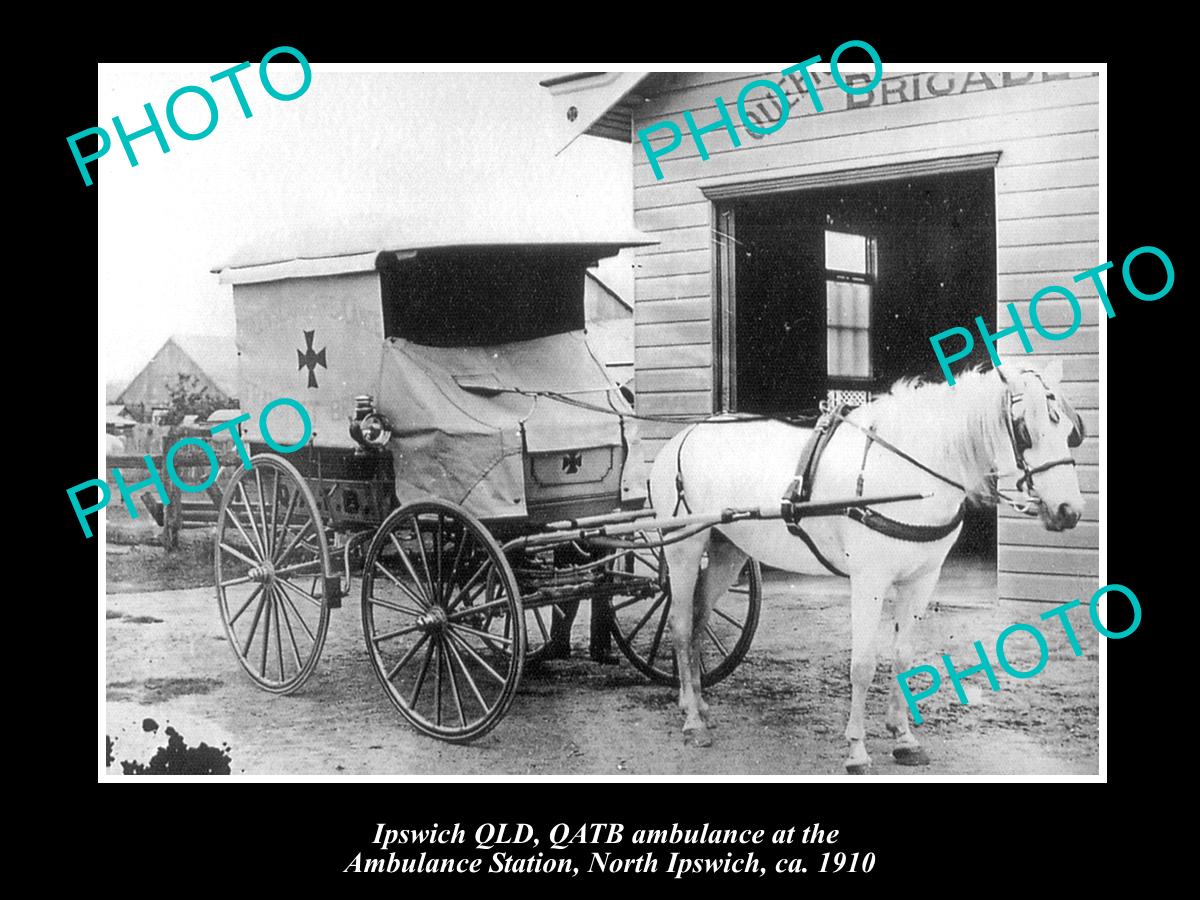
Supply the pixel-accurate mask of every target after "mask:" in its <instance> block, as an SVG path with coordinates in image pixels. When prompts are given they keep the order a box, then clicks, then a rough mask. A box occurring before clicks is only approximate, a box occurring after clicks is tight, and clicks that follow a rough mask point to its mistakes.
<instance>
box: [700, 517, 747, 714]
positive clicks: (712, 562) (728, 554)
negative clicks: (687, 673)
mask: <svg viewBox="0 0 1200 900" xmlns="http://www.w3.org/2000/svg"><path fill="white" fill-rule="evenodd" d="M745 563H746V554H745V553H743V552H742V551H741V550H740V549H738V547H737V545H736V544H734V543H733V542H732V541H730V540H729V539H728V538H726V537H723V536H722V535H720V534H714V535H713V537H712V539H711V540H710V541H709V542H708V565H707V566H706V567H705V568H704V571H703V572H701V573H700V578H699V582H698V584H697V586H696V613H695V617H694V619H693V621H692V648H691V651H692V652H691V657H692V689H693V690H694V691H695V693H696V697H697V699H698V700H699V703H698V706H699V709H700V714H701V715H702V716H704V721H705V722H706V723H707V724H708V727H709V728H715V727H716V721H715V719H714V718H713V716H712V714H711V712H710V711H709V706H708V704H707V703H705V702H704V693H703V690H702V683H701V679H702V676H703V674H704V673H703V672H702V671H701V669H700V654H701V653H703V652H704V651H703V648H704V643H705V641H707V640H711V638H709V636H708V629H709V624H708V623H709V619H710V618H711V616H712V611H713V607H715V606H716V605H717V601H718V600H719V599H720V598H721V597H723V596H724V595H725V592H726V591H728V590H729V589H730V588H731V587H733V583H734V582H735V581H737V577H738V573H739V572H741V571H742V566H743V565H745Z"/></svg>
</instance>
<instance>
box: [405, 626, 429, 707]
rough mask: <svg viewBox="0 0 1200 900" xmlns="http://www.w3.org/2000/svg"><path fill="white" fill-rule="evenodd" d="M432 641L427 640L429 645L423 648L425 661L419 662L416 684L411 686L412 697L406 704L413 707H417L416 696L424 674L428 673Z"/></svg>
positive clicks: (422, 684) (423, 681)
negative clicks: (419, 667) (419, 668)
mask: <svg viewBox="0 0 1200 900" xmlns="http://www.w3.org/2000/svg"><path fill="white" fill-rule="evenodd" d="M433 648H434V643H433V642H432V641H430V642H429V646H428V647H426V648H425V662H423V663H422V664H421V673H420V674H419V675H418V676H417V686H416V687H414V688H413V692H412V697H410V698H409V700H408V705H409V706H411V707H412V708H413V709H416V708H417V697H418V696H420V694H421V688H422V687H424V685H425V676H426V675H428V674H429V663H430V662H431V661H432V660H433Z"/></svg>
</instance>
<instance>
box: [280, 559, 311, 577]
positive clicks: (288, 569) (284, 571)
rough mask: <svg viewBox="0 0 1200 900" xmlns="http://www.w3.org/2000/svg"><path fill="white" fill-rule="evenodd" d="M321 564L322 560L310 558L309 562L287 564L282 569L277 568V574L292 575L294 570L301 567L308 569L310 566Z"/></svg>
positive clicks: (296, 570)
mask: <svg viewBox="0 0 1200 900" xmlns="http://www.w3.org/2000/svg"><path fill="white" fill-rule="evenodd" d="M319 565H321V560H319V559H310V560H309V561H308V562H302V563H295V564H294V565H290V566H285V567H284V568H282V569H276V570H275V574H276V575H291V574H292V573H293V572H299V571H300V570H301V569H307V568H308V567H309V566H319Z"/></svg>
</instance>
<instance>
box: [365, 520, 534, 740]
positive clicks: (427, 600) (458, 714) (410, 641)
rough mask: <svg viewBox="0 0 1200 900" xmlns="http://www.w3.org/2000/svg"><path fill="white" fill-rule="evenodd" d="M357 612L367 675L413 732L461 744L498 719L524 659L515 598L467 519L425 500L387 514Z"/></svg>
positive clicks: (500, 560) (507, 577)
mask: <svg viewBox="0 0 1200 900" xmlns="http://www.w3.org/2000/svg"><path fill="white" fill-rule="evenodd" d="M362 614H363V635H364V637H365V639H366V643H367V654H368V656H369V657H370V659H371V664H372V666H373V667H374V669H375V674H376V675H377V676H378V678H379V681H380V684H382V685H383V688H384V691H385V692H386V693H387V695H388V699H390V700H391V701H392V704H393V705H394V706H395V707H396V708H397V709H398V710H399V711H400V713H401V714H402V715H403V716H404V717H405V718H406V719H407V720H408V721H409V722H411V723H412V724H413V725H414V726H415V727H416V728H417V729H419V730H420V731H422V732H424V733H425V734H428V735H431V736H434V737H439V738H443V739H446V740H451V741H466V740H471V739H473V738H477V737H480V736H481V735H483V734H486V733H487V732H488V731H490V730H491V729H492V728H494V727H495V726H496V724H497V723H498V722H499V721H500V720H501V719H502V718H503V716H504V714H505V712H506V711H507V710H508V707H509V706H510V704H511V703H512V700H513V696H514V695H515V693H516V688H517V684H518V682H519V681H520V677H521V667H522V662H523V657H524V653H525V628H524V620H523V616H522V609H521V600H520V592H519V591H518V589H517V584H516V579H515V578H514V576H513V573H512V569H511V568H510V567H509V564H508V561H507V560H506V559H505V557H504V553H503V551H502V550H501V549H500V545H499V544H497V543H496V540H495V538H493V537H492V536H491V534H490V533H489V532H488V531H487V529H485V528H484V527H483V525H482V524H481V523H480V522H479V521H478V520H477V519H475V518H474V517H473V516H471V515H470V514H468V513H467V512H466V511H464V510H462V509H460V508H459V507H457V506H455V505H454V504H451V503H445V502H442V501H435V500H429V501H424V502H421V503H415V504H412V505H409V506H405V507H401V508H400V509H397V510H395V511H394V512H393V513H392V514H391V515H390V516H388V518H387V519H386V520H385V521H384V523H383V524H382V525H381V526H380V528H379V531H378V532H377V533H376V535H375V538H374V539H373V540H372V541H371V547H370V549H369V550H368V551H367V557H366V561H365V564H364V567H363V594H362Z"/></svg>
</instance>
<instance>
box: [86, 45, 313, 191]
mask: <svg viewBox="0 0 1200 900" xmlns="http://www.w3.org/2000/svg"><path fill="white" fill-rule="evenodd" d="M281 53H285V54H287V55H288V56H292V57H295V59H296V60H297V61H298V62H299V63H300V68H301V70H302V71H303V73H304V82H303V83H302V84H301V85H300V87H299V88H298V89H297V90H294V91H292V92H291V93H290V94H285V93H283V92H282V91H280V90H279V89H278V88H276V87H275V86H274V85H273V84H271V79H270V77H269V76H268V75H267V63H269V62H270V61H271V60H272V59H274V58H275V57H276V56H278V55H279V54H281ZM248 68H250V63H249V62H241V63H238V64H237V65H236V66H234V67H233V68H230V69H225V70H224V71H222V72H218V73H217V74H216V75H213V76H212V77H210V78H209V79H208V80H209V81H210V82H212V83H213V84H216V83H217V82H218V81H223V80H224V79H226V78H227V79H229V87H230V88H231V89H232V90H233V96H234V97H235V98H237V102H238V105H239V106H240V107H241V108H242V115H243V116H244V117H245V118H247V119H249V118H252V117H253V116H254V113H253V112H252V111H251V110H250V104H249V102H247V100H246V92H245V91H244V90H243V89H242V85H241V83H240V82H239V81H238V73H239V72H241V71H242V70H243V69H248ZM258 79H259V81H261V82H262V86H263V90H265V91H266V92H267V93H268V94H270V95H271V96H272V97H274V98H275V99H276V100H284V101H287V100H295V99H296V98H298V97H301V96H303V95H304V93H305V92H306V91H307V90H308V87H309V85H310V84H312V68H311V67H310V66H309V64H308V60H307V59H306V58H305V56H304V54H303V53H301V52H300V51H299V50H297V49H296V48H295V47H276V48H275V49H274V50H272V51H271V52H270V53H268V54H267V55H266V56H264V57H263V58H262V62H260V63H259V64H258ZM186 94H195V95H196V96H197V97H198V98H199V99H200V100H201V101H203V102H204V106H205V107H207V109H208V124H207V125H205V126H204V127H203V128H201V129H200V130H199V131H188V130H187V129H185V128H184V127H183V126H182V125H180V124H179V119H178V118H177V117H176V114H175V105H176V104H177V103H178V102H179V101H180V99H181V98H182V97H183V96H184V95H186ZM143 108H144V109H145V111H146V117H147V119H148V120H149V122H150V124H149V125H147V126H146V127H145V128H142V129H139V130H137V131H134V132H132V133H129V132H127V131H126V130H125V123H123V122H122V121H121V117H120V116H113V120H112V123H113V130H115V131H116V133H117V139H118V140H119V141H120V142H121V147H122V148H123V149H124V150H125V156H126V157H127V158H128V159H129V165H130V166H131V167H136V166H137V164H138V159H137V156H136V155H134V152H133V142H134V141H135V140H137V139H138V138H140V137H146V136H148V135H151V134H152V135H154V137H155V138H156V139H157V140H158V146H159V148H161V149H162V152H163V153H170V152H171V147H170V145H169V144H168V143H167V136H166V134H165V133H164V132H163V128H162V125H161V124H160V123H159V121H158V116H157V115H156V114H155V112H154V106H153V104H150V103H146V104H143ZM193 108H196V109H198V108H199V107H197V106H196V105H195V102H193ZM165 112H166V115H167V124H168V125H169V126H170V127H171V130H172V131H173V132H175V134H176V135H178V136H179V137H180V138H182V139H183V140H185V141H198V140H200V139H201V138H206V137H208V136H209V135H210V134H212V132H213V129H214V128H216V127H217V118H218V113H217V101H216V100H214V99H213V95H212V94H210V93H209V92H208V91H207V90H205V89H204V88H202V87H200V86H199V85H196V84H187V85H184V86H183V87H181V88H180V89H179V90H177V91H175V93H173V94H171V96H170V97H168V98H167V103H166V107H165ZM92 135H95V136H96V137H98V138H99V144H100V147H99V149H98V150H96V152H95V153H89V154H87V155H86V156H85V155H83V154H81V153H80V152H79V142H80V141H81V140H83V139H84V138H86V137H90V136H92ZM67 144H68V146H70V148H71V155H72V156H74V157H75V165H77V166H78V167H79V174H80V175H81V176H83V183H84V185H85V186H87V187H91V186H92V175H91V173H90V172H89V171H88V163H90V162H95V161H96V160H98V159H99V158H100V157H102V156H103V155H104V154H105V153H107V152H108V151H109V148H110V147H112V138H110V137H109V135H108V132H107V131H106V130H105V129H103V128H101V127H99V126H97V127H95V128H85V129H83V131H79V132H76V133H75V134H73V135H71V136H70V137H68V138H67Z"/></svg>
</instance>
